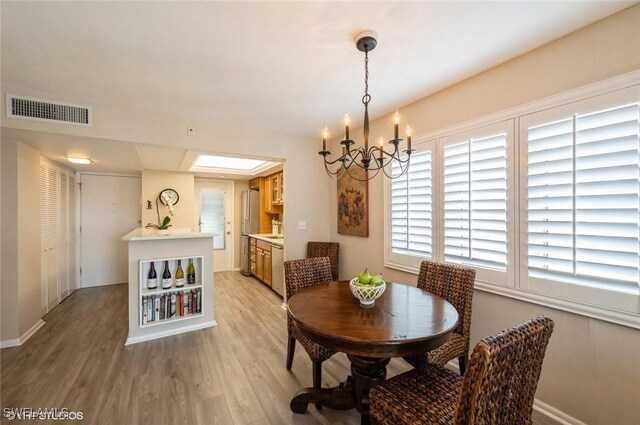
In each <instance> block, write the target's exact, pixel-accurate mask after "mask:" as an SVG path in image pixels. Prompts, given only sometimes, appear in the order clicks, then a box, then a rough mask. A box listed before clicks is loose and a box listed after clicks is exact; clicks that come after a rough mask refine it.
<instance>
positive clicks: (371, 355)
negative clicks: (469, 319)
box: [288, 281, 458, 424]
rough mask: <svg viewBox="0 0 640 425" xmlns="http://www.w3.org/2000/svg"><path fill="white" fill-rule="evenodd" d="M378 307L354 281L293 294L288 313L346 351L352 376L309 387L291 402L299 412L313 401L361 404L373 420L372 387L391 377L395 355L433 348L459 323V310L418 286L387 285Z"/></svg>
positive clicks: (304, 329)
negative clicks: (364, 301) (355, 289)
mask: <svg viewBox="0 0 640 425" xmlns="http://www.w3.org/2000/svg"><path fill="white" fill-rule="evenodd" d="M386 285H387V287H386V290H385V292H384V294H382V296H381V297H380V298H378V299H377V300H376V302H375V304H374V305H372V306H369V307H365V306H362V305H360V302H359V301H358V300H357V299H356V298H355V297H354V296H353V295H352V293H351V290H350V288H349V282H347V281H341V282H330V283H323V284H318V285H314V286H312V287H310V288H307V289H305V290H303V291H300V292H298V293H297V294H295V295H293V296H292V297H291V298H290V299H289V301H288V314H289V316H290V317H291V319H292V320H293V322H294V324H295V326H296V327H297V328H298V330H299V331H300V332H301V333H302V334H303V335H305V336H306V337H307V338H309V339H311V340H312V341H314V342H317V343H318V344H321V345H324V346H327V347H331V348H334V349H335V350H337V351H341V352H344V353H346V354H347V357H348V358H349V361H350V362H351V375H350V376H348V377H347V379H346V380H345V381H344V382H343V383H341V384H339V385H338V386H337V387H334V388H321V389H319V388H304V389H302V390H300V391H298V392H297V393H296V394H295V395H294V396H293V399H292V400H291V404H290V408H291V410H292V411H293V412H294V413H304V412H306V410H307V406H308V405H309V403H314V404H316V405H321V406H326V407H329V408H333V409H340V410H346V409H352V408H354V407H355V408H356V409H358V411H359V412H360V413H361V414H362V420H361V422H362V424H369V422H370V418H369V397H368V395H369V388H371V387H372V386H374V385H376V384H378V383H380V382H382V381H384V380H385V378H386V370H387V364H388V363H389V361H390V360H391V358H392V357H402V356H408V355H411V354H418V353H421V352H426V351H430V350H433V349H435V348H437V347H439V346H440V345H442V344H444V343H445V342H446V341H447V340H448V339H449V334H450V333H451V331H453V330H454V329H455V328H456V326H457V324H458V313H457V312H456V309H455V308H454V307H453V306H452V305H451V304H450V303H448V302H447V301H446V300H444V299H443V298H440V297H438V296H436V295H434V294H432V293H430V292H428V291H424V290H422V289H419V288H416V287H415V286H409V285H404V284H401V283H390V282H387V283H386Z"/></svg>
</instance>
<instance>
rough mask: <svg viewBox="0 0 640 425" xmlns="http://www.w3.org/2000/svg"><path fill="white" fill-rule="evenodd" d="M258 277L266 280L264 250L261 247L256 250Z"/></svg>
mask: <svg viewBox="0 0 640 425" xmlns="http://www.w3.org/2000/svg"><path fill="white" fill-rule="evenodd" d="M256 277H257V278H258V279H260V280H264V251H263V250H261V249H260V248H258V249H257V251H256Z"/></svg>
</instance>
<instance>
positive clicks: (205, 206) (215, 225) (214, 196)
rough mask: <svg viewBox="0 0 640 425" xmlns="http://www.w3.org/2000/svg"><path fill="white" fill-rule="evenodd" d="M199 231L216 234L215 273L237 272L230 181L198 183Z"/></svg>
mask: <svg viewBox="0 0 640 425" xmlns="http://www.w3.org/2000/svg"><path fill="white" fill-rule="evenodd" d="M196 194H197V202H198V204H197V208H196V211H197V213H198V217H197V220H198V229H199V230H200V232H203V233H215V234H216V235H217V236H215V237H214V238H213V271H214V272H220V271H227V270H232V269H233V268H234V261H235V256H234V255H233V253H234V251H233V247H234V237H233V236H234V235H233V233H232V229H233V219H232V217H233V182H232V181H228V180H208V179H198V180H196Z"/></svg>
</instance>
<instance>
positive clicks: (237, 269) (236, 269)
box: [233, 267, 242, 272]
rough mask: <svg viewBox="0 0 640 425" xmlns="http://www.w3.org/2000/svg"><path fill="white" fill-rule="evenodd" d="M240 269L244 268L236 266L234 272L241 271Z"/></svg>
mask: <svg viewBox="0 0 640 425" xmlns="http://www.w3.org/2000/svg"><path fill="white" fill-rule="evenodd" d="M240 270H242V267H236V268H235V269H233V271H234V272H239V271H240Z"/></svg>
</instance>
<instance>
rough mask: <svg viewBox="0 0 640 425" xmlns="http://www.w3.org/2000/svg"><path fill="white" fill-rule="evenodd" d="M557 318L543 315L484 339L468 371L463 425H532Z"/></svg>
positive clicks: (460, 412)
mask: <svg viewBox="0 0 640 425" xmlns="http://www.w3.org/2000/svg"><path fill="white" fill-rule="evenodd" d="M552 332H553V321H552V320H551V319H549V318H548V317H544V316H539V317H536V318H534V319H531V320H529V321H527V322H525V323H523V324H521V325H518V326H516V327H514V328H511V329H506V330H503V331H502V332H499V333H497V334H494V335H492V336H490V337H488V338H485V339H483V340H481V341H479V342H478V343H477V344H476V346H475V348H474V349H473V353H472V354H471V362H470V363H469V369H468V370H467V372H466V373H465V374H464V378H463V381H462V388H461V390H460V398H459V401H458V409H457V418H456V424H457V425H513V424H519V425H531V424H532V419H531V414H532V411H533V400H534V395H535V393H536V388H537V386H538V379H539V378H540V371H541V370H542V361H543V359H544V354H545V351H546V349H547V344H548V342H549V338H550V337H551V333H552Z"/></svg>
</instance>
